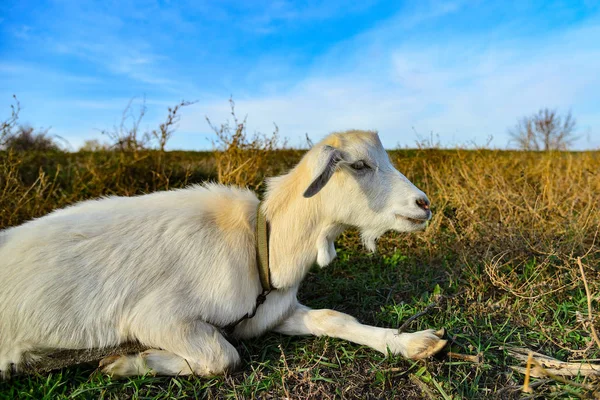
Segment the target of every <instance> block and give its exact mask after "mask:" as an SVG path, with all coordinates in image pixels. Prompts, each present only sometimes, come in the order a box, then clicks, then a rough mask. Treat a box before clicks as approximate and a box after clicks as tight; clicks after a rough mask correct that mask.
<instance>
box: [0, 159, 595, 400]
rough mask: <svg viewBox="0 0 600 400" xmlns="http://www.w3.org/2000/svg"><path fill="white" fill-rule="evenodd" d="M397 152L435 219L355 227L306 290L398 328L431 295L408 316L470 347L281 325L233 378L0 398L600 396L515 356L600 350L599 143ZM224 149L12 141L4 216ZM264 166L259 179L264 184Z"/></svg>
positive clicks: (87, 370)
mask: <svg viewBox="0 0 600 400" xmlns="http://www.w3.org/2000/svg"><path fill="white" fill-rule="evenodd" d="M300 154H301V152H299V151H287V152H274V153H272V154H270V155H269V157H267V158H266V160H267V161H266V162H267V163H268V165H267V166H266V167H265V168H264V171H265V173H266V174H277V173H280V172H282V171H283V170H285V169H287V168H289V166H290V165H293V164H294V163H295V162H296V161H297V160H298V157H299V156H300ZM390 155H391V158H392V159H393V161H394V162H395V164H396V165H397V167H398V169H399V170H400V171H402V172H403V173H404V174H405V175H406V176H407V177H408V178H409V179H411V180H412V181H413V182H414V183H415V184H416V185H417V186H419V187H420V188H421V189H423V190H424V191H425V192H426V193H427V194H428V195H429V197H430V198H431V200H432V204H433V208H432V209H433V219H432V221H431V223H430V225H429V227H428V229H427V230H426V231H424V232H421V233H417V234H410V235H407V234H392V233H390V234H386V235H385V236H384V237H383V238H382V239H381V240H380V241H379V249H378V253H376V254H369V253H367V252H366V251H365V249H363V248H362V245H361V244H360V240H359V238H358V235H357V234H356V233H355V232H352V231H349V232H347V233H345V234H344V235H342V236H341V237H340V238H339V240H338V241H337V243H336V246H337V249H338V259H337V260H336V261H335V262H334V263H333V264H332V265H330V266H329V267H327V268H325V269H317V268H314V269H313V270H312V271H311V272H310V274H309V275H308V277H307V279H306V280H305V282H304V283H303V285H302V287H301V290H300V295H299V296H300V299H301V301H303V302H304V303H305V304H307V305H308V306H311V307H315V308H317V307H327V308H333V309H336V310H340V311H344V312H348V313H350V314H352V315H354V316H356V317H357V318H358V319H359V320H361V321H362V322H364V323H368V324H373V325H377V326H386V327H391V326H400V325H402V324H403V323H404V322H406V321H407V319H408V318H409V317H411V316H413V315H415V314H417V313H419V312H420V311H423V310H425V309H426V308H427V310H428V312H427V313H425V314H424V315H422V316H420V317H419V318H416V319H414V320H413V321H412V322H410V323H409V325H408V327H407V330H409V331H412V330H419V329H426V328H431V327H435V328H439V327H445V328H446V329H447V336H448V338H449V339H450V342H451V345H450V346H449V348H448V349H447V351H452V352H454V353H460V354H463V355H470V356H474V357H471V359H468V360H466V359H463V358H456V357H451V356H449V355H448V354H447V351H444V352H443V353H441V354H439V355H438V356H436V357H435V358H433V359H429V360H422V361H418V362H412V361H407V360H404V359H402V358H400V357H388V358H385V357H383V356H382V355H380V354H378V353H377V352H375V351H372V350H370V349H368V348H365V347H362V346H358V345H354V344H351V343H347V342H344V341H341V340H336V339H330V338H313V337H306V338H304V337H284V336H280V335H277V334H269V335H266V336H265V337H262V338H259V339H256V340H251V341H246V342H241V343H237V344H236V346H237V348H238V350H239V352H240V354H241V357H242V360H243V362H242V365H241V367H240V368H239V369H238V370H237V371H235V372H233V373H231V374H229V375H226V376H222V377H214V378H210V379H209V378H196V377H189V378H188V377H177V378H165V377H151V376H146V377H140V378H135V379H127V380H120V381H113V380H111V379H110V378H107V377H105V376H102V375H100V374H98V373H96V371H95V370H94V368H93V367H87V366H78V367H72V368H66V369H63V370H61V371H55V372H52V373H49V374H46V375H40V376H29V377H19V378H15V379H13V380H11V381H5V382H0V398H11V399H12V398H31V399H53V398H144V399H175V398H193V397H198V398H284V397H288V398H317V399H327V398H361V399H363V398H364V399H368V398H402V399H421V398H426V399H472V398H479V399H483V398H485V399H489V398H501V399H510V398H544V399H551V398H560V399H563V398H594V397H596V398H599V396H600V395H599V385H600V380H598V378H595V379H594V378H590V377H587V378H586V377H582V376H569V377H565V378H564V379H563V381H560V380H557V379H556V378H555V377H549V376H546V377H541V378H532V380H531V383H532V386H533V388H534V389H533V393H532V394H526V393H523V392H522V390H521V388H522V385H523V383H524V375H523V374H522V373H519V372H516V371H514V370H513V369H512V368H511V366H518V365H522V364H520V363H519V361H518V360H517V359H515V358H513V357H512V356H511V355H510V354H509V353H508V350H507V349H509V348H512V347H525V348H528V349H531V350H534V351H537V352H540V353H543V354H546V355H548V356H552V357H555V358H557V359H560V360H563V361H577V360H594V359H596V361H597V359H599V358H600V347H599V346H600V343H596V341H595V340H594V338H593V337H592V327H593V326H594V325H595V326H596V331H599V330H600V317H599V316H598V315H599V314H600V311H599V310H598V309H599V307H598V298H599V296H600V268H599V265H600V246H599V245H598V243H597V234H598V229H599V227H600V197H599V194H600V154H599V153H597V152H589V153H566V152H556V153H528V152H501V151H487V150H476V151H466V150H400V151H394V152H391V153H390ZM215 162H216V161H215V158H214V154H212V153H193V152H172V153H169V152H167V153H160V152H141V153H139V154H136V155H135V156H133V155H131V154H127V153H118V152H98V153H73V154H65V153H52V154H29V153H28V154H26V155H23V154H13V153H11V154H8V153H0V228H6V227H9V226H13V225H17V224H19V223H21V222H23V221H26V220H28V219H31V218H34V217H38V216H41V215H44V214H46V213H48V212H49V211H51V210H52V209H55V208H58V207H63V206H65V205H67V204H71V203H73V202H76V201H78V200H82V199H87V198H93V197H97V196H102V195H112V194H119V195H135V194H140V193H146V192H151V191H155V190H165V189H169V188H176V187H182V186H185V185H188V184H191V183H198V182H202V181H204V180H206V179H216V177H217V176H218V175H217V167H216V164H215ZM261 170H262V169H261ZM262 179H263V176H262V175H257V176H252V180H253V181H252V182H248V184H249V185H251V186H252V187H256V188H257V189H258V190H259V191H260V189H261V188H262V186H261V185H260V182H261V181H262ZM578 258H580V260H581V268H580V266H579V265H578V263H577V260H578ZM584 276H585V282H587V284H588V286H589V290H588V291H587V292H586V289H585V285H584V278H583V277H584ZM588 292H589V295H588ZM588 301H589V302H590V303H591V307H592V315H590V314H589V311H588Z"/></svg>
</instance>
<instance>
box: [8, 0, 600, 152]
mask: <svg viewBox="0 0 600 400" xmlns="http://www.w3.org/2000/svg"><path fill="white" fill-rule="evenodd" d="M13 94H14V95H16V96H17V98H18V99H19V101H20V103H21V106H22V111H21V115H20V117H21V122H23V123H28V124H30V125H32V126H34V127H36V128H41V127H51V130H50V133H51V134H55V135H58V136H60V137H62V138H64V139H65V140H66V141H67V142H68V143H69V145H70V148H71V149H77V148H78V147H79V146H81V145H82V144H83V142H84V141H85V140H87V139H98V140H100V141H108V138H107V137H105V136H103V135H102V133H101V131H102V130H110V129H112V127H113V126H115V125H117V124H119V122H120V120H121V115H122V112H123V110H124V108H125V107H126V106H127V104H128V102H129V101H130V100H131V99H133V103H132V104H133V107H134V109H137V107H140V106H141V104H142V102H143V101H144V99H145V104H146V106H147V114H146V115H145V117H144V120H143V121H142V123H141V127H142V128H143V129H152V128H154V127H156V126H157V125H158V124H159V123H160V121H161V120H163V119H164V118H165V116H166V113H167V107H168V106H171V105H174V104H176V103H177V102H179V101H181V100H188V101H196V103H194V104H193V105H191V106H188V107H186V108H184V109H183V110H182V118H181V120H180V123H179V126H178V130H177V132H176V133H175V134H174V135H173V137H172V139H171V141H170V142H169V144H168V146H167V147H168V148H169V149H187V150H202V149H210V148H211V147H212V140H213V139H214V136H213V135H212V132H211V130H210V127H209V126H208V124H207V122H206V117H209V118H210V120H211V121H212V122H213V123H215V124H220V123H222V122H225V121H226V120H227V119H228V118H229V103H228V100H229V99H230V98H233V99H234V101H235V103H236V112H237V114H238V115H239V116H240V117H244V116H247V121H248V129H249V131H250V132H251V133H252V132H262V133H267V134H269V133H271V132H272V131H273V128H274V124H276V125H277V126H278V127H279V132H280V135H281V136H283V137H286V138H288V140H289V143H290V144H291V145H297V146H299V145H303V144H304V143H305V139H304V138H305V136H306V135H307V134H308V136H309V137H310V138H311V139H312V140H313V141H316V140H318V139H320V138H322V137H323V136H325V135H326V134H328V133H330V132H333V131H341V130H345V129H372V130H377V131H379V133H380V137H381V139H382V142H383V144H384V146H385V147H386V148H396V147H415V145H416V142H417V141H421V140H424V139H428V138H429V140H433V141H435V142H439V143H440V144H441V145H442V146H446V147H453V146H484V145H489V146H490V147H494V148H508V147H510V146H511V144H510V140H509V139H510V138H509V135H508V129H509V128H511V127H513V126H514V125H515V124H516V122H517V119H518V118H520V117H523V116H526V115H531V114H533V113H535V112H536V111H537V110H539V109H540V108H544V107H549V108H552V109H557V111H558V112H559V113H560V114H564V113H567V112H569V111H571V112H572V114H573V116H574V117H575V119H576V120H577V131H576V134H577V136H578V137H579V139H578V140H577V142H576V144H575V146H574V147H575V148H576V149H590V148H591V149H598V148H600V2H597V1H593V0H589V1H579V2H578V1H556V2H553V1H514V2H513V1H452V0H449V1H435V0H434V1H430V0H424V1H377V0H363V1H360V2H349V1H342V0H329V1H319V2H317V1H313V0H304V1H286V0H280V1H266V0H265V1H263V0H256V1H254V0H253V1H229V0H221V1H205V0H198V1H192V0H181V1H169V0H160V1H151V0H147V1H146V0H119V1H116V0H105V1H96V2H88V1H84V0H81V1H79V0H58V1H52V0H35V1H32V0H20V1H13V2H8V1H6V2H2V3H1V4H0V118H2V119H5V118H6V117H8V116H9V115H10V104H12V95H13ZM431 138H432V139H431Z"/></svg>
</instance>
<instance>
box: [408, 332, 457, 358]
mask: <svg viewBox="0 0 600 400" xmlns="http://www.w3.org/2000/svg"><path fill="white" fill-rule="evenodd" d="M445 332H446V331H445V330H444V329H440V330H438V331H435V330H433V329H428V330H426V331H421V332H415V333H413V335H415V336H414V338H413V339H412V341H411V342H412V343H411V347H412V349H411V350H412V351H410V352H409V354H407V356H408V358H410V359H411V360H420V359H422V358H427V357H431V356H433V355H435V354H437V353H439V352H440V350H442V349H443V348H444V346H446V344H447V343H448V341H447V340H445V339H442V337H443V336H444V334H445Z"/></svg>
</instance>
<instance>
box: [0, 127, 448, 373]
mask: <svg viewBox="0 0 600 400" xmlns="http://www.w3.org/2000/svg"><path fill="white" fill-rule="evenodd" d="M267 188H268V189H267V192H266V195H265V199H264V202H263V203H262V205H261V209H262V211H263V212H264V215H265V216H266V219H267V221H268V222H269V224H270V229H271V235H270V241H269V264H270V277H271V283H272V285H273V286H274V287H275V288H276V290H274V291H272V292H271V293H270V294H269V295H268V296H267V298H266V301H265V303H264V304H262V305H261V306H260V307H258V309H257V311H256V315H255V316H254V317H253V318H250V319H246V320H244V321H243V322H241V323H239V324H238V325H237V326H236V327H235V330H234V331H233V333H232V336H233V337H237V338H248V337H255V336H258V335H261V334H263V333H265V332H267V331H276V332H280V333H282V334H286V335H310V334H312V335H317V336H321V335H327V336H331V337H337V338H342V339H346V340H349V341H352V342H355V343H359V344H363V345H367V346H369V347H372V348H373V349H375V350H378V351H380V352H382V353H387V352H388V351H390V352H391V353H393V354H402V355H403V356H405V357H408V358H412V359H417V358H421V357H427V356H430V355H432V354H434V353H436V352H438V351H439V350H440V349H441V348H442V347H443V346H444V345H445V343H446V341H445V340H442V339H441V336H442V334H441V333H439V332H435V331H434V330H431V329H430V330H426V331H421V332H416V333H398V332H397V330H396V329H384V328H377V327H372V326H367V325H362V324H360V323H359V322H357V321H356V320H355V319H354V318H353V317H351V316H349V315H346V314H343V313H340V312H337V311H332V310H311V309H310V308H308V307H305V306H303V305H301V304H299V303H298V300H297V299H296V293H297V290H298V286H299V285H300V281H301V280H302V279H303V278H304V276H305V275H306V273H307V272H308V270H309V268H310V267H311V265H313V263H314V262H315V261H316V262H317V263H318V264H319V265H320V266H325V265H327V264H329V263H330V262H331V261H332V259H333V258H334V257H335V255H336V252H335V248H334V244H333V241H334V239H335V238H336V237H337V236H338V235H339V234H340V233H341V232H342V231H343V230H344V229H345V228H346V227H347V226H355V227H357V228H358V229H359V230H360V232H361V235H362V238H363V240H364V242H365V244H366V246H367V248H369V249H371V250H374V249H375V240H376V239H377V238H378V237H379V236H381V235H382V234H383V233H384V232H386V231H388V230H396V231H400V232H409V231H416V230H420V229H423V228H424V227H425V226H426V222H427V220H429V218H430V216H431V212H430V210H429V200H428V199H427V197H426V196H425V194H424V193H423V192H422V191H420V190H419V189H417V188H416V187H415V186H414V185H413V184H412V183H411V182H410V181H409V180H408V179H406V178H405V177H404V176H403V175H402V174H401V173H400V172H398V171H397V170H396V169H395V168H394V167H393V166H392V164H391V163H390V160H389V158H388V155H387V153H386V152H385V150H384V148H383V146H382V145H381V142H380V140H379V137H378V135H377V134H376V133H374V132H364V131H350V132H344V133H334V134H331V135H329V136H328V137H326V138H325V139H324V140H323V141H321V142H320V143H318V144H317V145H315V146H314V147H313V148H312V149H311V150H310V151H308V152H307V153H306V154H305V156H304V157H303V158H302V160H301V161H300V163H299V164H298V165H297V166H296V167H295V168H294V169H292V170H291V171H290V172H289V173H288V174H286V175H283V176H279V177H276V178H271V179H269V180H268V184H267ZM258 205H259V200H258V199H257V197H256V196H255V194H254V193H252V192H251V191H249V190H245V189H238V188H231V187H225V186H221V185H217V184H206V185H202V186H193V187H190V188H187V189H181V190H174V191H169V192H157V193H152V194H148V195H144V196H138V197H109V198H104V199H100V200H91V201H85V202H82V203H80V204H76V205H74V206H72V207H68V208H65V209H62V210H58V211H55V212H52V213H51V214H49V215H47V216H45V217H43V218H39V219H36V220H33V221H30V222H27V223H25V224H23V225H21V226H17V227H13V228H10V229H7V230H5V231H2V232H0V370H2V371H4V372H7V371H8V370H10V369H11V367H16V366H17V365H18V364H19V363H20V362H23V361H27V360H28V358H29V357H34V356H35V353H36V352H40V351H44V350H48V349H59V348H62V349H83V348H98V347H103V346H113V345H118V344H120V343H123V342H126V341H132V340H134V341H135V340H137V341H139V342H140V343H142V344H144V345H147V346H149V347H150V350H147V351H145V352H143V353H140V354H135V355H126V356H115V357H109V358H107V359H105V360H104V362H103V363H102V365H103V371H104V372H106V373H108V374H111V375H113V376H130V375H138V374H144V373H146V372H150V373H153V374H162V375H177V374H183V375H186V374H197V375H209V374H218V373H222V372H223V371H225V370H226V369H230V368H233V367H235V366H236V364H238V362H239V361H240V358H239V355H238V353H237V351H236V350H235V348H234V347H233V346H232V345H231V344H230V343H229V342H228V341H227V340H226V339H225V337H224V336H223V335H222V333H221V331H220V330H219V328H220V327H223V326H226V325H228V324H231V323H234V322H235V321H238V320H239V319H240V318H241V317H242V316H243V315H245V314H247V313H252V311H253V310H254V308H255V306H256V298H257V295H258V294H260V293H261V291H262V286H261V282H260V279H259V273H258V270H257V265H256V264H257V263H256V247H255V246H256V244H255V243H256V239H255V230H254V229H255V224H256V219H257V207H258ZM159 349H160V350H159Z"/></svg>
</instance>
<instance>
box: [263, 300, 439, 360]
mask: <svg viewBox="0 0 600 400" xmlns="http://www.w3.org/2000/svg"><path fill="white" fill-rule="evenodd" d="M274 330H275V331H276V332H279V333H282V334H284V335H315V336H330V337H335V338H340V339H344V340H348V341H350V342H354V343H358V344H362V345H365V346H369V347H371V348H373V349H375V350H377V351H379V352H381V353H383V354H386V355H387V353H388V350H389V351H390V352H391V353H392V354H401V355H402V356H404V357H406V358H410V359H413V360H417V359H420V358H425V357H430V356H432V355H434V354H436V353H437V352H439V351H440V350H441V349H442V348H443V347H444V346H445V345H446V342H447V341H446V340H443V339H442V336H443V334H444V331H443V330H440V331H435V330H434V329H428V330H425V331H419V332H413V333H398V330H397V329H386V328H377V327H375V326H369V325H363V324H361V323H360V322H358V321H357V320H356V319H355V318H354V317H351V316H350V315H348V314H344V313H341V312H338V311H334V310H327V309H324V310H311V309H310V308H308V307H306V306H303V305H301V304H297V306H296V309H295V310H294V311H293V313H292V314H291V315H290V316H289V317H288V318H287V319H285V320H284V321H283V322H282V323H281V324H280V325H278V326H277V327H276V328H275V329H274Z"/></svg>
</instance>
